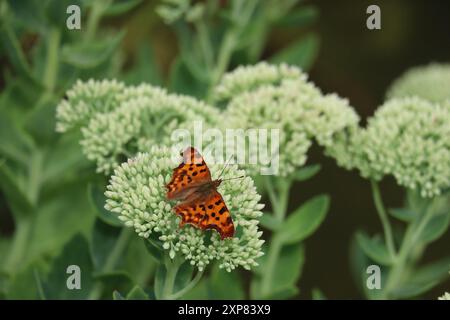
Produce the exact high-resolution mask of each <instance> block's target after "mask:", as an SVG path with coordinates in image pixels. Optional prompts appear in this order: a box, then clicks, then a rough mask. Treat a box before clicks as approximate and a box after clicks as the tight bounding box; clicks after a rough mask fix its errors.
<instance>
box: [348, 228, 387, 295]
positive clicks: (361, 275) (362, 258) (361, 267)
mask: <svg viewBox="0 0 450 320" xmlns="http://www.w3.org/2000/svg"><path fill="white" fill-rule="evenodd" d="M371 264H372V262H371V261H370V259H369V257H368V256H367V255H366V254H365V253H364V251H363V250H362V249H361V247H360V245H359V244H358V242H357V240H356V234H355V235H354V236H353V238H352V240H351V244H350V267H351V272H352V276H353V279H354V281H355V284H356V285H357V287H358V289H359V291H360V292H361V293H363V294H364V295H365V296H366V297H367V298H369V299H375V298H376V297H377V294H379V292H380V291H381V290H369V289H368V288H367V277H368V274H367V267H368V266H370V265H371ZM381 270H382V271H383V268H382V269H381ZM382 274H383V272H382ZM384 279H385V277H384V276H383V275H382V277H381V287H382V288H383V286H384V283H383V282H384Z"/></svg>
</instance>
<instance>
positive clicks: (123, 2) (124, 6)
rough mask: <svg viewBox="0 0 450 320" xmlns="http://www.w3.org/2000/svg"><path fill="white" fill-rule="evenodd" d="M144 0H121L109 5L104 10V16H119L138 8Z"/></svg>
mask: <svg viewBox="0 0 450 320" xmlns="http://www.w3.org/2000/svg"><path fill="white" fill-rule="evenodd" d="M141 2H142V0H119V1H115V2H114V3H113V4H111V5H110V6H108V8H106V9H105V10H104V11H103V15H104V16H119V15H121V14H124V13H127V12H128V11H130V10H132V9H134V8H136V7H137V6H138V5H139V4H140V3H141Z"/></svg>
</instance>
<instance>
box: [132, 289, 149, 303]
mask: <svg viewBox="0 0 450 320" xmlns="http://www.w3.org/2000/svg"><path fill="white" fill-rule="evenodd" d="M148 299H149V296H148V295H147V294H146V293H145V291H144V290H142V288H141V287H139V286H135V287H134V288H133V289H131V291H130V292H128V294H127V300H148Z"/></svg>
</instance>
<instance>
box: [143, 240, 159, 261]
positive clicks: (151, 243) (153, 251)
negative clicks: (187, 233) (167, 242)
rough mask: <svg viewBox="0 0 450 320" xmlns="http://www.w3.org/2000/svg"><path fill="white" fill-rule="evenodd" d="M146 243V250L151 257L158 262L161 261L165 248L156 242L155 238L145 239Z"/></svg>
mask: <svg viewBox="0 0 450 320" xmlns="http://www.w3.org/2000/svg"><path fill="white" fill-rule="evenodd" d="M144 243H145V248H146V249H147V252H148V253H150V255H151V256H152V257H153V258H154V259H155V260H156V261H161V260H162V258H163V254H164V252H163V248H162V246H161V245H160V244H159V243H158V241H156V240H155V239H153V238H148V239H144Z"/></svg>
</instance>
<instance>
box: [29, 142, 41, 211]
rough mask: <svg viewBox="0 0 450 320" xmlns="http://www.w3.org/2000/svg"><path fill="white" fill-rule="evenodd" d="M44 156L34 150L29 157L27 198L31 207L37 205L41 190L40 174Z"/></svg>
mask: <svg viewBox="0 0 450 320" xmlns="http://www.w3.org/2000/svg"><path fill="white" fill-rule="evenodd" d="M43 160H44V155H43V154H42V152H41V151H39V150H37V149H35V150H34V151H33V153H32V155H31V160H30V166H29V169H28V175H29V178H28V196H29V199H30V203H31V204H32V205H33V206H36V205H37V202H38V199H39V193H40V189H41V173H42V164H43Z"/></svg>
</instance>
